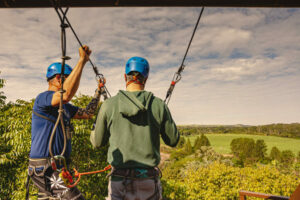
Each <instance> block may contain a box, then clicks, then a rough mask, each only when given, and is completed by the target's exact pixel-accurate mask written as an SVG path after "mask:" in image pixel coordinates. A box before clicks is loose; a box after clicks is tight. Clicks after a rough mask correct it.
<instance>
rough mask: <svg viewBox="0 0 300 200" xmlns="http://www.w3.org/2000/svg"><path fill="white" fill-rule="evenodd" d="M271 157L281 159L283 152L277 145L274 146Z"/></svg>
mask: <svg viewBox="0 0 300 200" xmlns="http://www.w3.org/2000/svg"><path fill="white" fill-rule="evenodd" d="M270 159H271V160H277V161H280V159H281V152H280V151H279V149H278V148H277V147H272V150H271V153H270Z"/></svg>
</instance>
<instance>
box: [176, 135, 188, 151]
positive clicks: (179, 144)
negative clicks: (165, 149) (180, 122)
mask: <svg viewBox="0 0 300 200" xmlns="http://www.w3.org/2000/svg"><path fill="white" fill-rule="evenodd" d="M185 143H186V140H185V137H180V138H179V141H178V144H177V146H176V147H177V148H182V147H184V145H185Z"/></svg>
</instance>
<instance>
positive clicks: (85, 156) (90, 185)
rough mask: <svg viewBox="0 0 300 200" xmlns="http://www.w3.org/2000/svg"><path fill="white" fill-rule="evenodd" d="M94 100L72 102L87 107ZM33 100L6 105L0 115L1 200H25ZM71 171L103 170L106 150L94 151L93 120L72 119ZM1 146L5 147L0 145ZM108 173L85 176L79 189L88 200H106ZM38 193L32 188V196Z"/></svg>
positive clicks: (82, 97)
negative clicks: (92, 141) (73, 132)
mask: <svg viewBox="0 0 300 200" xmlns="http://www.w3.org/2000/svg"><path fill="white" fill-rule="evenodd" d="M90 99H91V97H89V96H85V95H81V96H78V97H75V98H74V101H73V103H74V104H75V105H77V106H80V107H85V106H86V105H87V104H88V102H89V101H90ZM33 102H34V101H33V100H31V101H29V102H26V101H22V100H18V101H17V102H16V103H14V104H8V105H5V107H4V108H3V109H2V110H1V113H0V118H1V122H0V131H1V132H0V141H1V142H0V188H1V193H0V199H24V198H25V187H24V186H25V181H26V176H27V166H28V154H29V151H30V142H31V111H32V106H33ZM72 123H73V124H74V129H75V135H74V136H73V138H72V154H71V159H72V163H71V169H72V168H73V167H76V169H78V170H79V171H80V172H85V171H93V170H99V169H103V168H104V167H105V166H106V165H107V163H106V152H107V147H103V148H100V149H93V147H92V145H91V144H90V141H89V136H90V131H91V127H92V123H93V120H73V122H72ZM1 144H2V145H1ZM105 176H106V174H105V173H104V174H97V175H89V176H83V177H82V178H81V181H80V183H79V186H78V187H79V189H80V190H81V191H82V192H83V193H84V195H85V196H86V198H87V199H92V200H95V199H100V200H101V199H104V196H106V195H107V180H106V178H105ZM34 193H36V190H35V189H34V187H33V186H31V194H34Z"/></svg>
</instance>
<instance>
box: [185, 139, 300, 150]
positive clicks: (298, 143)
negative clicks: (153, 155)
mask: <svg viewBox="0 0 300 200" xmlns="http://www.w3.org/2000/svg"><path fill="white" fill-rule="evenodd" d="M205 135H206V136H207V137H208V139H209V141H210V143H211V146H212V147H213V148H214V150H215V151H216V152H218V153H221V154H230V152H231V150H230V143H231V141H232V140H233V139H235V138H240V137H243V138H253V139H254V140H255V141H256V140H264V141H265V143H266V145H267V147H268V154H269V153H270V151H271V149H272V147H273V146H276V147H277V148H278V149H279V150H280V151H283V150H291V151H293V153H294V154H295V155H297V154H298V152H299V151H300V139H294V138H283V137H276V136H263V135H247V134H205ZM196 137H197V135H194V136H189V137H187V138H189V139H190V141H191V143H192V144H194V141H195V139H196Z"/></svg>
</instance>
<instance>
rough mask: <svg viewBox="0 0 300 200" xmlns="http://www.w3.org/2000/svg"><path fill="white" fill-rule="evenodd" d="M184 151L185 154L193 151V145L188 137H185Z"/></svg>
mask: <svg viewBox="0 0 300 200" xmlns="http://www.w3.org/2000/svg"><path fill="white" fill-rule="evenodd" d="M184 151H185V153H186V154H192V153H193V147H192V145H191V141H190V139H187V142H186V143H185V145H184Z"/></svg>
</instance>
